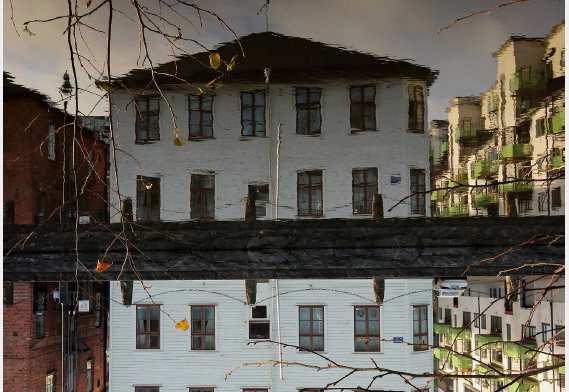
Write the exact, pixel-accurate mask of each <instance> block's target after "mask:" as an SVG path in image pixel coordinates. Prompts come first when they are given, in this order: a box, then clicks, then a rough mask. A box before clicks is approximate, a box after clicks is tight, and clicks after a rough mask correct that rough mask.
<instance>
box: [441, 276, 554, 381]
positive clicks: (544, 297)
mask: <svg viewBox="0 0 569 392" xmlns="http://www.w3.org/2000/svg"><path fill="white" fill-rule="evenodd" d="M550 278H551V277H543V276H524V277H523V279H517V280H516V279H515V278H514V280H513V281H511V282H509V283H507V282H506V280H505V279H503V278H502V279H499V278H493V277H480V278H469V279H468V289H467V290H466V292H465V293H464V294H463V295H462V296H460V297H455V298H441V297H439V298H438V299H437V304H436V305H435V306H436V308H437V315H436V317H435V320H434V323H435V325H434V331H435V344H437V345H438V346H439V348H436V349H434V356H435V363H436V367H437V368H438V370H439V372H441V373H444V374H455V375H456V374H463V375H477V374H480V375H488V376H493V377H489V378H475V377H462V378H459V377H457V378H446V379H445V380H444V381H443V382H442V383H440V384H439V389H440V390H444V391H457V392H473V391H476V392H487V391H488V392H489V391H494V390H496V389H498V388H499V387H503V386H507V390H508V391H510V390H511V391H513V390H517V391H534V392H538V391H539V392H545V391H548V392H549V391H557V392H560V391H564V390H565V383H564V376H565V367H564V366H561V367H556V368H553V369H551V370H547V371H546V370H543V371H542V370H539V369H542V368H545V367H554V366H553V365H556V364H560V362H561V361H564V359H565V331H564V328H565V324H564V322H565V303H564V289H563V288H562V287H563V285H562V279H559V280H558V281H557V282H553V283H551V282H549V281H550ZM546 287H550V289H548V290H544V289H545V288H546ZM524 372H525V373H528V376H527V377H523V378H521V377H520V374H524ZM532 372H533V373H532Z"/></svg>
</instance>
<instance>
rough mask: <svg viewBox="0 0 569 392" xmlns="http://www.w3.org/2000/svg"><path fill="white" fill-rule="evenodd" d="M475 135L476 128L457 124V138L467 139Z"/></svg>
mask: <svg viewBox="0 0 569 392" xmlns="http://www.w3.org/2000/svg"><path fill="white" fill-rule="evenodd" d="M475 137H476V129H474V128H473V127H472V126H469V127H465V126H459V127H458V140H460V141H464V140H468V139H474V138H475Z"/></svg>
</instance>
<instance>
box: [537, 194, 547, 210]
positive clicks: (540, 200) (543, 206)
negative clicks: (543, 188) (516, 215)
mask: <svg viewBox="0 0 569 392" xmlns="http://www.w3.org/2000/svg"><path fill="white" fill-rule="evenodd" d="M537 209H538V211H539V212H544V211H547V192H539V193H538V194H537Z"/></svg>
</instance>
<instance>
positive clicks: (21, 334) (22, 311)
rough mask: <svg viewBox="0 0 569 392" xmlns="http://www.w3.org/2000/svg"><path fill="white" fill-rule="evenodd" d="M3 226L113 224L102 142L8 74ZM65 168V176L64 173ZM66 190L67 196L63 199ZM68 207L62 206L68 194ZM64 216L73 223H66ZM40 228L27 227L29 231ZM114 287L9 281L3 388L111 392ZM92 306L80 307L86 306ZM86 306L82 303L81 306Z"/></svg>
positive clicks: (6, 285) (25, 391)
mask: <svg viewBox="0 0 569 392" xmlns="http://www.w3.org/2000/svg"><path fill="white" fill-rule="evenodd" d="M3 79H4V192H3V197H4V200H3V201H4V225H5V226H4V230H9V228H7V227H6V225H10V224H29V225H43V224H47V223H49V224H58V223H62V222H63V223H65V222H66V221H67V222H74V217H75V216H76V214H75V210H76V208H75V207H76V203H75V201H76V200H78V204H79V209H78V210H79V217H81V218H80V221H81V222H83V221H86V217H89V221H91V222H93V221H103V222H107V221H108V217H107V200H108V198H107V184H106V181H107V180H106V178H107V162H108V159H107V154H108V148H107V145H106V143H105V142H104V140H103V138H101V137H100V135H99V134H98V133H96V132H93V131H91V130H89V129H81V128H78V129H77V130H76V136H77V137H76V144H75V150H76V151H75V173H76V178H77V184H78V185H77V189H78V192H77V194H78V195H79V197H78V198H75V190H74V186H73V184H74V175H73V159H72V155H71V151H72V149H71V146H72V141H73V133H74V132H73V126H69V125H68V126H63V125H64V124H72V123H73V117H72V116H70V115H68V114H66V113H64V112H63V111H61V110H60V109H58V108H56V107H55V106H54V105H53V104H52V103H51V102H50V101H49V99H48V98H47V97H46V96H45V95H43V94H41V93H39V92H37V91H35V90H32V89H29V88H26V87H23V86H21V85H18V84H16V83H15V82H14V79H13V77H12V76H11V75H9V74H7V73H4V78H3ZM64 168H65V174H64ZM64 195H65V198H64ZM64 199H65V200H66V203H63V200H64ZM66 217H67V219H65V218H66ZM32 229H33V226H30V230H32ZM107 287H108V286H107V285H105V284H93V283H87V282H81V283H80V284H79V289H77V285H76V284H75V283H69V282H33V283H32V282H16V283H9V282H4V311H3V314H4V325H3V328H4V329H3V330H4V390H5V391H11V392H20V391H21V392H30V391H34V392H35V391H57V392H59V391H73V392H87V391H97V392H98V391H105V390H106V384H107V382H106V379H107V377H106V361H105V355H106V354H105V349H106V335H107V334H106V325H107V324H106V314H107V305H106V303H107V302H106V301H107V300H106V298H107V291H108V289H107ZM77 299H79V300H82V302H81V303H82V305H84V304H85V303H86V301H88V302H89V310H88V311H86V312H79V307H78V305H79V303H78V301H77ZM81 310H83V309H81Z"/></svg>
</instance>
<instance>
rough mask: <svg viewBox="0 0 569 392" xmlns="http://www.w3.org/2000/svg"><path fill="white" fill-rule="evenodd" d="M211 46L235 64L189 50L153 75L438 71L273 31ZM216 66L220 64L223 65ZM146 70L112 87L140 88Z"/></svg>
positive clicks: (424, 75)
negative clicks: (215, 62) (229, 66)
mask: <svg viewBox="0 0 569 392" xmlns="http://www.w3.org/2000/svg"><path fill="white" fill-rule="evenodd" d="M239 43H240V44H241V46H242V47H243V52H244V53H243V52H242V51H241V47H240V46H239ZM215 51H217V52H218V53H219V54H220V55H221V58H222V60H223V61H225V62H230V60H231V58H232V57H233V56H236V60H237V61H236V66H235V69H234V70H233V71H232V72H230V73H222V72H218V71H214V70H213V69H211V68H210V67H209V55H210V52H207V51H205V52H200V53H195V54H193V55H191V56H190V55H182V56H180V57H178V58H177V60H175V61H172V62H169V63H165V64H162V65H160V66H158V67H157V69H156V71H158V72H164V73H169V74H174V75H176V76H177V78H176V77H168V76H164V75H158V76H157V79H158V81H159V82H161V83H171V84H184V83H186V82H189V83H194V82H195V83H202V82H209V81H211V80H213V79H214V78H216V77H221V78H222V79H223V80H224V81H226V82H227V81H234V82H244V81H246V82H258V83H263V82H264V80H265V77H264V73H263V70H264V69H265V68H266V67H270V68H271V76H270V80H271V82H276V83H278V82H281V83H282V82H293V81H299V80H302V81H307V80H323V79H326V78H332V77H342V78H348V79H350V78H352V79H354V78H362V77H389V76H404V77H409V78H414V79H420V80H425V81H427V83H428V85H431V84H432V83H433V82H434V81H435V79H436V78H437V75H438V71H435V70H431V69H430V68H428V67H426V66H421V65H417V64H413V63H411V62H409V61H404V60H396V59H392V58H388V57H380V56H376V55H373V54H369V53H362V52H358V51H354V50H348V49H346V48H342V47H338V46H331V45H327V44H324V43H321V42H315V41H312V40H310V39H306V38H300V37H290V36H286V35H283V34H278V33H273V32H264V33H253V34H249V35H247V36H244V37H241V38H240V39H239V42H237V41H231V42H228V43H224V44H221V45H219V46H218V47H217V48H216V49H215ZM221 68H224V67H223V65H222V67H220V69H221ZM150 75H151V74H150V71H149V70H148V69H134V70H131V71H130V72H129V73H128V74H127V75H125V76H123V77H120V78H117V79H115V80H114V83H113V84H114V85H115V87H119V86H123V87H134V88H144V87H145V86H146V85H147V84H149V83H150V80H151V79H150ZM180 79H181V80H180Z"/></svg>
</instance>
